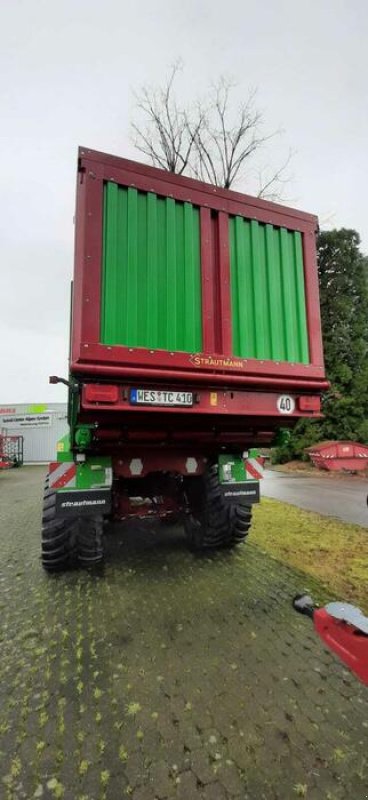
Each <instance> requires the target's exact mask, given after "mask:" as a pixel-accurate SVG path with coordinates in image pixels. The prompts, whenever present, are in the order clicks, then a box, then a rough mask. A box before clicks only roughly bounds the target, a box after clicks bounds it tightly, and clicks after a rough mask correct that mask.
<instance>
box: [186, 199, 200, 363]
mask: <svg viewBox="0 0 368 800" xmlns="http://www.w3.org/2000/svg"><path fill="white" fill-rule="evenodd" d="M186 207H187V227H189V226H190V229H191V239H192V248H191V261H190V269H189V276H190V280H189V288H188V289H187V293H188V297H187V307H188V306H189V307H190V309H191V313H190V314H189V317H188V318H187V322H186V331H191V334H190V343H191V347H190V348H189V350H194V351H197V352H198V351H200V350H201V349H202V278H201V241H200V218H199V209H198V208H192V213H191V215H189V208H191V206H189V203H188V204H186Z"/></svg>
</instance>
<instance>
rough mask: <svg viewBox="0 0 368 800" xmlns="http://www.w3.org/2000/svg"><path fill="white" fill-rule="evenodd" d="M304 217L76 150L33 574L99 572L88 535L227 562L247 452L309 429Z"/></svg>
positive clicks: (308, 236) (309, 245)
mask: <svg viewBox="0 0 368 800" xmlns="http://www.w3.org/2000/svg"><path fill="white" fill-rule="evenodd" d="M316 230H317V218H316V217H315V216H312V215H310V214H306V213H304V212H301V211H297V210H295V209H291V208H286V207H285V206H281V205H277V204H275V203H270V202H266V201H264V200H260V199H256V198H254V197H250V196H247V195H244V194H239V193H237V192H233V191H228V190H225V189H221V188H218V187H215V186H211V185H207V184H205V183H201V182H198V181H195V180H191V179H189V178H185V177H179V176H177V175H173V174H171V173H169V172H165V171H162V170H159V169H156V168H154V167H149V166H146V165H143V164H138V163H135V162H133V161H128V160H126V159H122V158H117V157H115V156H110V155H105V154H104V153H99V152H95V151H93V150H88V149H86V148H80V150H79V158H78V172H77V205H76V217H75V265H74V280H73V284H72V303H71V308H72V311H71V324H70V332H71V333H70V374H69V378H68V379H67V380H65V379H64V378H58V377H57V376H52V377H51V378H50V381H51V382H52V383H56V382H58V381H60V380H61V381H63V382H64V383H66V384H67V386H68V391H69V403H68V421H69V428H70V432H69V435H68V436H67V437H64V439H63V440H61V441H60V442H59V444H58V450H57V456H56V459H55V461H54V462H52V463H51V464H50V467H49V472H48V476H47V479H46V484H45V496H44V506H43V521H42V562H43V565H44V567H45V569H46V570H49V571H54V570H59V569H65V568H67V567H69V566H71V565H73V564H80V565H90V564H95V563H97V562H99V561H101V559H102V558H103V536H102V534H103V523H104V521H106V520H112V519H114V520H125V519H127V518H135V517H137V516H138V517H154V518H157V517H158V518H161V519H170V518H171V519H173V518H176V519H177V518H178V517H180V519H181V520H182V521H183V524H184V529H185V533H186V537H187V540H188V544H189V546H190V547H191V548H194V549H196V550H203V549H207V548H220V547H228V548H231V547H234V546H235V545H237V544H240V543H242V542H243V541H244V540H245V538H246V536H247V534H248V531H249V528H250V525H251V517H252V505H253V503H255V502H258V501H259V480H258V478H259V473H260V463H259V460H258V456H257V448H259V447H267V446H270V445H272V443H273V442H274V441H275V437H277V434H278V431H279V430H280V428H288V427H289V428H292V427H293V426H294V425H295V423H296V422H297V421H298V420H299V419H302V418H313V419H319V418H320V416H321V411H320V398H321V393H322V392H323V390H325V389H326V388H327V386H328V384H327V382H326V379H325V373H324V364H323V353H322V341H321V326H320V308H319V292H318V277H317V266H316V241H315V237H316Z"/></svg>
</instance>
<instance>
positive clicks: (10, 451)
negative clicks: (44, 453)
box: [0, 432, 23, 469]
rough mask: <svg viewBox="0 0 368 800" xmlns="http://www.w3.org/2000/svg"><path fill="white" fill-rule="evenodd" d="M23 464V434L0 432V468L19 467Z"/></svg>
mask: <svg viewBox="0 0 368 800" xmlns="http://www.w3.org/2000/svg"><path fill="white" fill-rule="evenodd" d="M22 464H23V436H8V435H7V434H6V432H2V433H0V469H11V468H12V467H21V466H22Z"/></svg>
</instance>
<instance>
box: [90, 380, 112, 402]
mask: <svg viewBox="0 0 368 800" xmlns="http://www.w3.org/2000/svg"><path fill="white" fill-rule="evenodd" d="M84 397H85V400H87V402H88V403H117V401H118V400H119V387H118V386H111V385H110V384H108V383H87V384H85V386H84Z"/></svg>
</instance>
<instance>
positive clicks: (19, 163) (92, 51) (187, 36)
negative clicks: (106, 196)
mask: <svg viewBox="0 0 368 800" xmlns="http://www.w3.org/2000/svg"><path fill="white" fill-rule="evenodd" d="M367 34H368V3H367V2H366V0H309V2H308V3H306V2H305V0H280V1H279V2H276V0H265V2H263V3H260V2H258V3H254V2H249V1H248V0H227V2H223V0H221V1H220V0H186V2H183V0H140V2H139V3H133V2H132V3H127V2H124V0H104V2H102V0H101V1H99V0H88V2H87V0H60V2H54V0H2V2H1V4H0V109H1V112H0V113H1V116H2V120H1V126H0V143H1V147H0V174H1V182H0V186H1V190H0V191H1V197H0V205H1V208H0V270H1V280H0V292H1V312H0V405H3V404H7V403H15V402H37V401H38V402H41V401H44V400H49V401H50V402H51V401H55V402H56V401H57V400H63V399H64V398H65V392H64V389H63V388H62V387H61V386H57V387H52V386H49V385H48V375H49V374H55V373H57V374H61V375H66V374H67V347H68V345H67V339H68V315H69V284H70V279H71V275H72V264H73V235H74V232H73V213H74V187H75V168H76V153H77V146H78V145H79V144H82V145H84V146H88V147H91V148H94V149H99V150H104V151H106V152H111V153H114V154H117V155H122V156H124V155H125V156H128V157H130V158H134V157H135V158H137V159H138V160H139V159H140V156H139V154H138V153H136V152H135V151H134V149H133V147H132V145H131V144H130V143H129V137H128V129H129V122H130V120H131V116H132V110H133V98H132V90H133V88H137V87H139V86H140V85H141V84H142V83H145V82H152V83H160V82H162V81H163V79H164V77H165V75H166V73H167V68H168V65H170V64H171V63H172V62H173V61H175V60H176V59H177V58H178V57H181V58H182V60H183V61H184V63H185V71H184V73H183V76H182V79H181V80H182V83H181V90H182V92H183V94H184V96H185V97H186V98H187V99H189V98H190V97H191V95H192V93H193V92H197V91H201V90H204V88H205V87H206V85H207V84H208V83H209V82H210V81H211V79H213V78H215V77H217V76H218V75H219V74H221V73H226V74H228V75H231V76H233V77H234V78H236V80H237V81H238V83H239V85H240V87H242V88H243V89H244V93H246V92H247V90H248V88H249V87H258V105H259V106H260V107H261V108H262V109H263V111H264V114H265V117H266V121H267V126H268V128H269V130H273V129H275V128H278V127H282V128H283V129H284V130H285V135H284V137H283V139H282V140H280V141H278V142H275V144H274V147H273V152H271V153H270V152H269V154H268V157H269V159H271V158H272V160H274V161H275V163H276V164H277V161H278V160H280V158H282V157H283V155H284V154H285V152H287V149H288V148H289V147H291V148H292V149H293V150H295V151H296V155H295V157H294V159H293V165H292V172H293V175H294V177H293V180H292V181H291V183H290V185H289V186H288V187H287V194H288V197H289V198H291V202H290V204H291V205H296V206H297V207H299V208H302V209H304V210H306V211H311V212H314V213H317V214H318V215H319V217H320V219H321V222H322V226H323V225H325V226H326V225H328V226H330V227H331V225H332V226H334V227H339V226H345V227H353V228H356V229H357V230H358V231H359V233H360V234H361V237H362V241H363V246H364V250H365V251H366V252H367V250H368V214H367V172H368V146H367V143H368V104H367V95H368V80H367V74H368V46H367V40H368V39H367ZM237 188H240V189H241V188H245V189H246V187H242V186H239V187H237Z"/></svg>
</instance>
